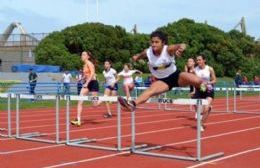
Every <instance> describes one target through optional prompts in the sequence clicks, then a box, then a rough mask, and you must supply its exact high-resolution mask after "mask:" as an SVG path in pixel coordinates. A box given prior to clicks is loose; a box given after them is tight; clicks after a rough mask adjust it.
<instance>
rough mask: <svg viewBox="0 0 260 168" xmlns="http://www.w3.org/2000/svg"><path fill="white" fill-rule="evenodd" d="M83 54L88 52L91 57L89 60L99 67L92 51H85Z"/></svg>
mask: <svg viewBox="0 0 260 168" xmlns="http://www.w3.org/2000/svg"><path fill="white" fill-rule="evenodd" d="M83 52H86V53H87V54H88V56H89V60H90V61H91V62H92V63H93V64H94V66H95V67H96V66H97V60H96V59H95V58H94V56H93V55H92V53H91V52H90V51H86V50H85V51H83Z"/></svg>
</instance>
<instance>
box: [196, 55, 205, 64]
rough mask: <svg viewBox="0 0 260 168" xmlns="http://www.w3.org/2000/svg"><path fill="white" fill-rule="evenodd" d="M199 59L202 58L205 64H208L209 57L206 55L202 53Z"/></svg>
mask: <svg viewBox="0 0 260 168" xmlns="http://www.w3.org/2000/svg"><path fill="white" fill-rule="evenodd" d="M197 57H201V58H202V59H203V60H204V61H205V64H207V59H206V58H207V57H206V55H205V54H204V53H200V54H199V55H198V56H197Z"/></svg>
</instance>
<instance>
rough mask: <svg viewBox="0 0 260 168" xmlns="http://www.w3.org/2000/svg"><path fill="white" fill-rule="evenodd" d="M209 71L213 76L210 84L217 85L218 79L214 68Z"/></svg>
mask: <svg viewBox="0 0 260 168" xmlns="http://www.w3.org/2000/svg"><path fill="white" fill-rule="evenodd" d="M209 71H210V76H211V80H210V82H209V83H210V84H215V83H216V82H217V77H216V74H215V71H214V69H213V68H212V67H209Z"/></svg>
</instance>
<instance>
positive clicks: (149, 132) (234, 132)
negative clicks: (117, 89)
mask: <svg viewBox="0 0 260 168" xmlns="http://www.w3.org/2000/svg"><path fill="white" fill-rule="evenodd" d="M181 128H183V127H176V128H171V129H163V130H160V129H159V130H154V131H148V132H141V133H137V134H136V135H145V134H151V133H158V132H165V131H170V130H171V131H172V130H175V129H181ZM255 129H260V126H259V127H253V128H248V129H243V130H237V131H231V132H227V133H221V134H217V135H211V136H207V137H203V138H202V140H203V139H210V138H215V137H220V136H225V135H230V134H236V133H241V132H246V131H251V130H255ZM130 136H131V134H127V135H122V137H130ZM115 138H117V137H116V136H115V137H106V138H101V139H97V141H104V140H109V139H115ZM196 140H197V139H191V140H186V141H180V142H175V143H170V144H166V145H163V146H172V145H179V144H184V143H190V142H195V141H196ZM60 145H64V144H60ZM56 146H57V145H56ZM43 149H44V147H43ZM27 150H28V151H30V150H31V148H29V149H23V150H17V151H16V150H14V151H10V152H8V153H9V154H10V153H19V152H25V151H27ZM36 150H37V149H36Z"/></svg>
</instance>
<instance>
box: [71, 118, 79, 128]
mask: <svg viewBox="0 0 260 168" xmlns="http://www.w3.org/2000/svg"><path fill="white" fill-rule="evenodd" d="M70 123H71V124H72V125H75V126H78V127H80V126H81V122H80V121H78V120H77V119H75V120H71V121H70Z"/></svg>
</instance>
